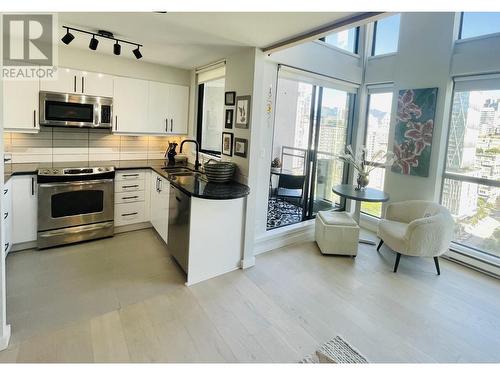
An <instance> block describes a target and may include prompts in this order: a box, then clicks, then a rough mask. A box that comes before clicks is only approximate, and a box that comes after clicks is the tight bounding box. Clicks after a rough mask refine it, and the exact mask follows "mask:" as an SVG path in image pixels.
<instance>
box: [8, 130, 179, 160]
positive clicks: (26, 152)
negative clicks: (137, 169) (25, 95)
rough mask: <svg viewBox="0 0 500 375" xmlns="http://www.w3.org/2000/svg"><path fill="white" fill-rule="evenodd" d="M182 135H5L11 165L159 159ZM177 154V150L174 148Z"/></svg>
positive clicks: (91, 132)
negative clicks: (169, 144) (170, 143)
mask: <svg viewBox="0 0 500 375" xmlns="http://www.w3.org/2000/svg"><path fill="white" fill-rule="evenodd" d="M182 139H184V137H181V136H172V137H160V136H126V135H114V134H112V133H110V132H109V131H106V130H95V129H69V128H41V129H40V132H39V133H37V134H25V133H14V132H4V142H5V152H6V153H10V154H11V155H12V163H32V162H48V163H50V162H66V161H68V162H71V161H88V162H91V161H102V160H137V159H162V158H163V157H164V154H165V150H166V149H167V146H168V142H169V141H170V142H177V143H179V144H180V142H181V141H182ZM177 152H179V149H177Z"/></svg>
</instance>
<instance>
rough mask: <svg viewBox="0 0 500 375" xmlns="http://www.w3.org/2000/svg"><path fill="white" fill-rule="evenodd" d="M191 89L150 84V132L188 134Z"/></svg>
mask: <svg viewBox="0 0 500 375" xmlns="http://www.w3.org/2000/svg"><path fill="white" fill-rule="evenodd" d="M188 106H189V87H187V86H179V85H171V84H168V83H161V82H153V81H150V82H149V105H148V115H149V117H148V125H147V128H148V131H149V132H151V133H156V134H166V135H170V134H187V130H188Z"/></svg>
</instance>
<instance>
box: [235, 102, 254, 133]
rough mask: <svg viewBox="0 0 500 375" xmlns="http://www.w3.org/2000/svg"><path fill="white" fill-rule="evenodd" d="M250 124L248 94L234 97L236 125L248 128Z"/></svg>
mask: <svg viewBox="0 0 500 375" xmlns="http://www.w3.org/2000/svg"><path fill="white" fill-rule="evenodd" d="M248 124H250V95H247V96H238V97H237V98H236V125H235V126H236V127H237V128H241V129H248Z"/></svg>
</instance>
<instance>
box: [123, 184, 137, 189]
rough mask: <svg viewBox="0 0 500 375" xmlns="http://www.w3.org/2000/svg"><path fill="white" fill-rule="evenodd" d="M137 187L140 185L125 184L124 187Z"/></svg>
mask: <svg viewBox="0 0 500 375" xmlns="http://www.w3.org/2000/svg"><path fill="white" fill-rule="evenodd" d="M136 187H139V185H123V188H124V189H128V188H136Z"/></svg>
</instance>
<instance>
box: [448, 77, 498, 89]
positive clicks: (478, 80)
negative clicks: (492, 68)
mask: <svg viewBox="0 0 500 375" xmlns="http://www.w3.org/2000/svg"><path fill="white" fill-rule="evenodd" d="M453 81H454V82H455V91H480V90H500V74H482V75H476V76H466V77H454V78H453Z"/></svg>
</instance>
